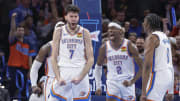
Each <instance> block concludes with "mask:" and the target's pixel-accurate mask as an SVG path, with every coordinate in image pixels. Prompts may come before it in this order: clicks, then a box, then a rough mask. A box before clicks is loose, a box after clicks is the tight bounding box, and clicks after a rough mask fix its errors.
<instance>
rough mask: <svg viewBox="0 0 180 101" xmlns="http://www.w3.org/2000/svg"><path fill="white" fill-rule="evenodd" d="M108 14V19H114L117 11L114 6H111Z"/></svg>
mask: <svg viewBox="0 0 180 101" xmlns="http://www.w3.org/2000/svg"><path fill="white" fill-rule="evenodd" d="M106 15H107V17H108V19H110V20H111V21H112V20H114V19H115V18H116V15H117V12H116V10H115V9H114V8H111V9H109V11H108V12H107V14H106Z"/></svg>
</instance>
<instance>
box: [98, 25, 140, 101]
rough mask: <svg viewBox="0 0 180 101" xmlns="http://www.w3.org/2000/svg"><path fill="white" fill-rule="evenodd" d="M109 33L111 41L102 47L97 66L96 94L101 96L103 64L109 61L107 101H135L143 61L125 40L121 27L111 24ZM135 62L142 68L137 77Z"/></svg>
mask: <svg viewBox="0 0 180 101" xmlns="http://www.w3.org/2000/svg"><path fill="white" fill-rule="evenodd" d="M108 33H109V35H110V36H109V38H110V40H109V41H107V42H106V43H105V44H103V45H102V46H101V48H100V50H99V56H98V60H97V64H96V66H95V80H96V89H97V90H96V94H97V95H100V94H101V75H102V64H103V61H104V60H105V59H107V71H108V73H107V81H106V85H107V94H106V99H107V101H119V100H120V101H134V100H135V85H134V83H135V81H136V80H137V79H138V78H139V77H140V76H141V72H142V59H141V58H140V57H139V54H138V51H137V50H136V48H135V47H133V45H132V43H131V42H130V41H129V40H127V39H125V38H124V29H123V28H122V27H121V26H120V25H118V24H117V23H114V22H111V23H109V25H108ZM134 60H135V61H136V63H137V64H138V66H139V67H140V69H139V71H138V73H137V75H136V76H135V75H134V74H135V67H134ZM134 76H135V77H134Z"/></svg>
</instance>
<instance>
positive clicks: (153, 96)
mask: <svg viewBox="0 0 180 101" xmlns="http://www.w3.org/2000/svg"><path fill="white" fill-rule="evenodd" d="M173 76H174V74H173V73H172V71H171V70H170V69H166V70H163V71H158V72H154V73H151V75H150V79H149V81H148V85H147V88H146V92H147V94H146V95H147V99H148V100H149V101H163V98H164V96H165V94H166V92H167V90H168V89H170V88H171V86H172V85H173V79H174V78H173Z"/></svg>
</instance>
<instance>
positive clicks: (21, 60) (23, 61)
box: [8, 13, 34, 97]
mask: <svg viewBox="0 0 180 101" xmlns="http://www.w3.org/2000/svg"><path fill="white" fill-rule="evenodd" d="M16 16H17V13H13V14H12V18H11V29H10V32H9V44H10V55H9V60H8V70H9V76H10V78H11V80H10V82H9V84H10V86H9V92H10V96H11V97H13V96H14V94H15V92H16V90H17V88H16V86H15V85H16V84H15V81H16V78H15V74H16V70H20V71H21V72H22V73H23V74H24V81H26V80H27V75H28V72H29V69H30V67H31V64H32V57H31V55H30V54H33V52H34V50H33V49H32V47H31V46H30V44H29V43H28V42H29V41H27V40H25V38H24V33H25V32H24V27H23V26H21V25H19V26H17V28H16V23H15V17H16ZM22 94H24V95H25V89H24V90H23V93H22Z"/></svg>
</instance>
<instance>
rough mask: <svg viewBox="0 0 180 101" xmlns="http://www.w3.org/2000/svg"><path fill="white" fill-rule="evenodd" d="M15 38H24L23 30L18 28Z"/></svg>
mask: <svg viewBox="0 0 180 101" xmlns="http://www.w3.org/2000/svg"><path fill="white" fill-rule="evenodd" d="M16 35H17V37H22V36H24V28H23V27H18V28H17V31H16Z"/></svg>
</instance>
